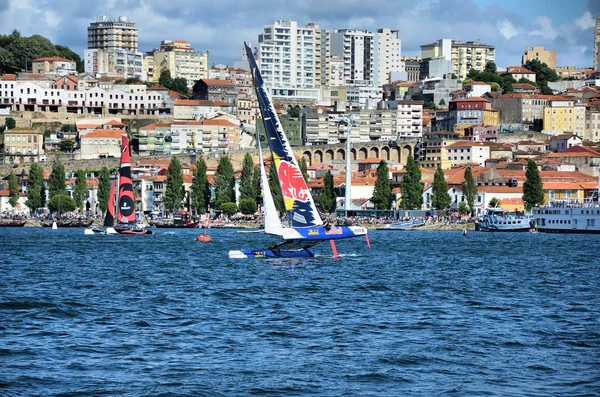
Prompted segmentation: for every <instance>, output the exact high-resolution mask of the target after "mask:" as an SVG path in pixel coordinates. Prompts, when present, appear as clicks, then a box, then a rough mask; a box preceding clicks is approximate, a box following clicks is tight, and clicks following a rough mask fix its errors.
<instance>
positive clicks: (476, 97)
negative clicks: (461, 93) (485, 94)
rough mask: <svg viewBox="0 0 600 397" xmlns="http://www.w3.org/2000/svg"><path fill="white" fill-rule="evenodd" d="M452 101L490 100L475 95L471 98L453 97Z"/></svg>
mask: <svg viewBox="0 0 600 397" xmlns="http://www.w3.org/2000/svg"><path fill="white" fill-rule="evenodd" d="M450 102H488V103H489V102H490V101H488V100H487V99H485V98H482V97H478V96H473V97H470V98H457V99H453V100H451V101H450Z"/></svg>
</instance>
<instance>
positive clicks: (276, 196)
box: [269, 161, 285, 214]
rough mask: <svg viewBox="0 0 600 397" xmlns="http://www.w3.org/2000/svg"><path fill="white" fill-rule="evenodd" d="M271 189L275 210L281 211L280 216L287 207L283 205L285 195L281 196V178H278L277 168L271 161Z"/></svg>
mask: <svg viewBox="0 0 600 397" xmlns="http://www.w3.org/2000/svg"><path fill="white" fill-rule="evenodd" d="M269 189H271V195H272V196H273V201H274V202H275V208H277V211H279V213H280V214H283V213H284V212H285V205H284V203H283V195H282V194H281V188H280V187H279V177H278V176H277V168H276V167H275V162H274V161H271V166H270V167H269Z"/></svg>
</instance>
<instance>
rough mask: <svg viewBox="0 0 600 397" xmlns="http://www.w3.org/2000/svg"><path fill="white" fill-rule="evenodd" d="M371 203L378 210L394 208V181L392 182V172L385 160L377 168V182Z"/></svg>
mask: <svg viewBox="0 0 600 397" xmlns="http://www.w3.org/2000/svg"><path fill="white" fill-rule="evenodd" d="M371 202H372V203H373V205H374V206H375V209H376V210H389V209H391V208H392V203H393V202H394V197H393V196H392V181H391V180H390V170H389V168H388V166H387V163H386V162H385V160H381V161H380V162H379V167H377V180H376V181H375V187H374V189H373V197H371Z"/></svg>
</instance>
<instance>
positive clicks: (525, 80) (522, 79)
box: [517, 77, 538, 87]
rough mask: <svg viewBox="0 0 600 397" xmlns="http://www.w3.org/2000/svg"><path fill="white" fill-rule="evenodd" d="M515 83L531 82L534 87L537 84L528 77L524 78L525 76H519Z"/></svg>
mask: <svg viewBox="0 0 600 397" xmlns="http://www.w3.org/2000/svg"><path fill="white" fill-rule="evenodd" d="M517 83H519V84H531V85H532V86H534V87H537V86H538V83H536V82H535V81H531V80H529V79H526V78H525V77H521V78H520V79H519V81H517Z"/></svg>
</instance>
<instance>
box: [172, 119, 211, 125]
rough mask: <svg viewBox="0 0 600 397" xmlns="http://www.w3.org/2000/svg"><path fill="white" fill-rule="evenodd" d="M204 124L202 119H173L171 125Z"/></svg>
mask: <svg viewBox="0 0 600 397" xmlns="http://www.w3.org/2000/svg"><path fill="white" fill-rule="evenodd" d="M202 124H204V123H203V122H202V121H184V120H173V122H172V123H171V126H173V125H202Z"/></svg>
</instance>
